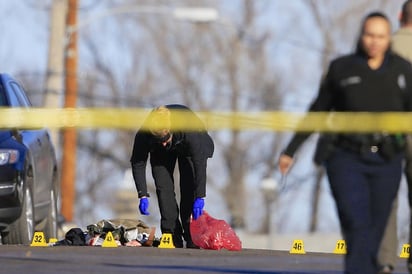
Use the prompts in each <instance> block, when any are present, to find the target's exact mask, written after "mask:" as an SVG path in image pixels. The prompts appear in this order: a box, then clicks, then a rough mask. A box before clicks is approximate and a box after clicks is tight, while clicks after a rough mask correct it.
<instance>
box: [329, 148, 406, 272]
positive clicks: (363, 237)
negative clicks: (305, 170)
mask: <svg viewBox="0 0 412 274" xmlns="http://www.w3.org/2000/svg"><path fill="white" fill-rule="evenodd" d="M402 159H403V155H402V154H399V155H396V156H395V157H393V159H391V160H388V161H386V160H385V159H383V158H382V157H381V156H380V155H379V153H373V152H368V153H366V154H364V155H363V156H361V155H360V154H359V153H355V152H351V151H347V150H343V149H339V150H337V151H336V152H335V153H334V154H333V155H332V157H331V158H330V159H329V160H328V161H327V163H326V168H327V173H328V177H329V182H330V186H331V190H332V194H333V196H334V198H335V201H336V205H337V209H338V214H339V219H340V223H341V228H342V233H343V237H344V238H345V240H346V244H347V254H346V256H345V273H351V274H376V273H377V271H378V266H377V252H378V249H379V245H380V242H381V239H382V237H383V232H384V229H385V226H386V222H387V219H388V216H389V212H390V210H391V207H392V203H393V201H394V199H395V196H396V194H397V191H398V188H399V184H400V180H401V174H402Z"/></svg>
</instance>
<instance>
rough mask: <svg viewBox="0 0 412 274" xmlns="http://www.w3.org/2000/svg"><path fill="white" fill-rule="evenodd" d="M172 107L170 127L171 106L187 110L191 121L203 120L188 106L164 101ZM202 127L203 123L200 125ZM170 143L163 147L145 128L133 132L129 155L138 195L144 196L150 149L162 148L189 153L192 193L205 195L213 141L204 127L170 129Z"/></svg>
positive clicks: (172, 151)
mask: <svg viewBox="0 0 412 274" xmlns="http://www.w3.org/2000/svg"><path fill="white" fill-rule="evenodd" d="M166 107H167V108H168V109H170V110H172V116H171V125H172V128H173V110H174V109H175V110H179V111H187V112H188V114H189V119H190V122H195V123H201V125H203V122H202V121H201V120H200V119H199V118H198V117H197V116H196V114H195V113H194V112H192V111H191V110H190V109H189V108H187V107H186V106H183V105H166ZM202 127H204V125H203V126H202ZM172 133H173V137H172V145H171V146H170V147H168V148H164V147H163V146H162V145H161V144H160V143H159V142H158V141H157V140H156V138H154V136H153V135H152V134H151V133H150V132H147V131H144V130H139V131H138V132H137V133H136V136H135V140H134V145H133V152H132V157H131V160H130V161H131V164H132V172H133V178H134V181H135V184H136V188H137V192H138V195H139V197H142V196H147V195H148V193H147V185H146V163H147V159H148V156H149V153H150V152H152V151H153V150H155V149H156V150H162V151H164V153H176V154H177V156H178V157H182V156H183V157H188V158H189V159H190V160H191V162H192V163H193V168H194V173H195V174H194V175H195V181H194V182H193V183H194V184H195V197H205V196H206V166H207V159H208V158H211V157H212V156H213V151H214V144H213V140H212V138H211V137H210V136H209V134H208V133H207V131H206V129H205V130H202V131H185V132H183V131H177V132H175V131H173V130H172Z"/></svg>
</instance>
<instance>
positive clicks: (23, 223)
mask: <svg viewBox="0 0 412 274" xmlns="http://www.w3.org/2000/svg"><path fill="white" fill-rule="evenodd" d="M27 183H28V182H27V181H26V182H25V186H24V198H23V206H22V211H21V215H20V217H19V218H18V219H17V220H16V221H14V222H13V223H12V224H10V225H9V229H8V232H5V233H2V235H1V236H2V240H3V243H4V244H30V243H31V241H32V238H33V233H34V207H33V194H32V190H31V184H27Z"/></svg>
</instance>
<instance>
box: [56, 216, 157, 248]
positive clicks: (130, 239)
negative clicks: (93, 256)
mask: <svg viewBox="0 0 412 274" xmlns="http://www.w3.org/2000/svg"><path fill="white" fill-rule="evenodd" d="M155 231H156V228H155V227H149V226H148V225H146V224H145V223H144V222H143V221H141V220H132V219H111V220H101V221H99V222H97V223H95V224H90V225H88V226H87V230H86V231H84V230H82V229H81V228H72V229H70V230H69V231H68V232H67V233H66V235H65V237H64V239H63V240H60V241H58V242H56V243H55V244H54V245H55V246H62V245H65V246H68V245H70V246H101V245H102V244H103V242H104V240H105V239H106V235H107V233H108V232H110V233H111V234H112V235H113V240H114V241H115V242H116V244H117V245H118V246H134V247H139V246H157V245H158V244H159V243H160V240H159V239H156V238H155Z"/></svg>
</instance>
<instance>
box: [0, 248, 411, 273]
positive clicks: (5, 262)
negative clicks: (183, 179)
mask: <svg viewBox="0 0 412 274" xmlns="http://www.w3.org/2000/svg"><path fill="white" fill-rule="evenodd" d="M342 259H343V255H337V254H325V253H306V254H289V252H287V251H274V250H256V249H244V250H242V251H239V252H235V251H226V250H221V251H214V250H193V249H160V248H154V247H118V248H103V247H89V246H86V247H73V246H55V247H30V246H7V245H2V246H0V273H9V274H13V273H19V274H21V273H43V274H46V273H53V274H55V273H59V274H60V273H76V274H77V273H99V274H101V273H122V274H123V273H195V274H196V273H289V274H290V273H296V274H299V273H317V274H323V273H325V274H326V273H328V274H335V273H343V272H342ZM405 265H406V261H405V259H401V258H399V261H398V265H397V268H396V272H395V273H407V271H406V267H405Z"/></svg>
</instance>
